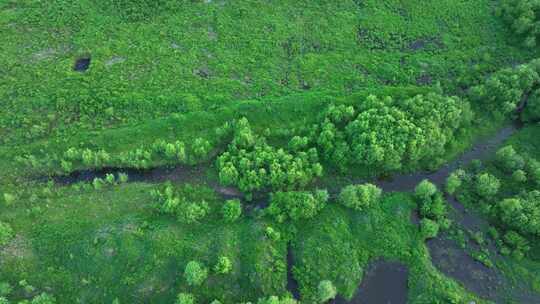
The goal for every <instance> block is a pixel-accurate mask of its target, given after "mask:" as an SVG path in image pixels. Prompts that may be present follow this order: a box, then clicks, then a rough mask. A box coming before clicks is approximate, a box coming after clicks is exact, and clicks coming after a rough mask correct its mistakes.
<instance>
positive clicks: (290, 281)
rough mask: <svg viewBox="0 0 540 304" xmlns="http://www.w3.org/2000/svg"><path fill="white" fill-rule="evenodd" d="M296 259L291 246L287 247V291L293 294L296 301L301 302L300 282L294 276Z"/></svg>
mask: <svg viewBox="0 0 540 304" xmlns="http://www.w3.org/2000/svg"><path fill="white" fill-rule="evenodd" d="M293 265H294V257H293V250H292V248H291V245H290V244H288V245H287V290H288V291H290V292H291V294H292V295H293V297H294V298H295V299H296V300H300V290H299V289H298V282H297V281H296V279H295V278H294V275H293V271H292V270H293Z"/></svg>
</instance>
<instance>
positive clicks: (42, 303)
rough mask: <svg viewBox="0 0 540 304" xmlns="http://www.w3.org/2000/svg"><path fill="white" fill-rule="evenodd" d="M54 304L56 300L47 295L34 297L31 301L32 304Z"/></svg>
mask: <svg viewBox="0 0 540 304" xmlns="http://www.w3.org/2000/svg"><path fill="white" fill-rule="evenodd" d="M55 303H56V299H55V298H54V297H53V296H51V295H49V294H47V293H42V294H40V295H38V296H35V297H34V298H33V299H32V304H55Z"/></svg>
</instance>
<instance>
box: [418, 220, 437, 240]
mask: <svg viewBox="0 0 540 304" xmlns="http://www.w3.org/2000/svg"><path fill="white" fill-rule="evenodd" d="M438 233H439V224H437V222H435V221H432V220H430V219H428V218H424V219H422V220H421V221H420V234H421V235H422V237H423V238H424V239H431V238H434V237H436V236H437V234H438Z"/></svg>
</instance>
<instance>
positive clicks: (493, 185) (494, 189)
mask: <svg viewBox="0 0 540 304" xmlns="http://www.w3.org/2000/svg"><path fill="white" fill-rule="evenodd" d="M500 187H501V182H500V181H499V179H498V178H496V177H495V176H493V175H491V174H489V173H482V174H479V175H477V176H476V193H478V195H480V196H481V197H483V198H486V199H488V198H491V197H493V196H495V195H496V194H497V193H498V192H499V188H500Z"/></svg>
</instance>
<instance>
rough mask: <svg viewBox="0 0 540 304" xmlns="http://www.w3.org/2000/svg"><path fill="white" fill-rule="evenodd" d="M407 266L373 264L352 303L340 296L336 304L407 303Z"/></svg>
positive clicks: (383, 262) (379, 262)
mask: <svg viewBox="0 0 540 304" xmlns="http://www.w3.org/2000/svg"><path fill="white" fill-rule="evenodd" d="M408 277H409V270H408V268H407V266H405V265H403V264H401V263H398V262H387V261H377V262H374V263H371V264H370V265H369V267H368V269H367V272H366V275H365V277H364V278H363V279H362V283H361V284H360V287H359V288H358V290H357V291H356V293H355V295H354V296H353V298H352V299H351V300H350V301H347V300H345V299H344V298H342V297H340V296H338V297H337V298H336V299H335V300H334V301H332V303H335V304H346V303H349V304H380V303H384V304H405V303H407V291H408V290H407V280H408Z"/></svg>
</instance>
